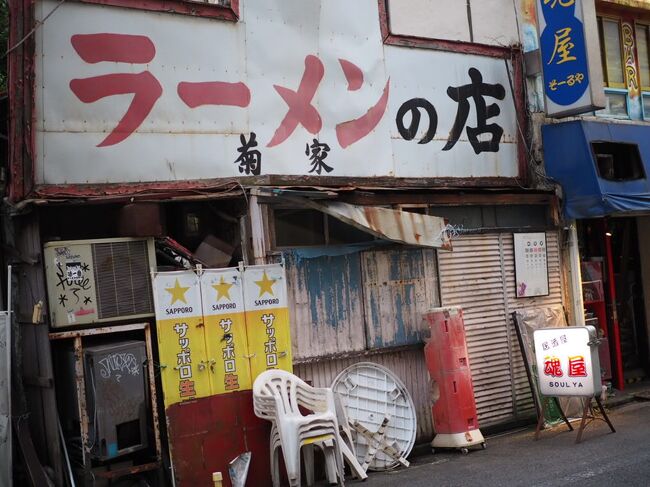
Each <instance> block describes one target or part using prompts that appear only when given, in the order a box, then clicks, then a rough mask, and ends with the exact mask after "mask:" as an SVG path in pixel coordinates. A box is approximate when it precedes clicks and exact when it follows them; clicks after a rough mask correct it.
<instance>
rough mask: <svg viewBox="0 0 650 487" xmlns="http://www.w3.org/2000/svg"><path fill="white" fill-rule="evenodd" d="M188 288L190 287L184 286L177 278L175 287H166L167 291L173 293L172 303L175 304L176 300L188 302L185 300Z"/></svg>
mask: <svg viewBox="0 0 650 487" xmlns="http://www.w3.org/2000/svg"><path fill="white" fill-rule="evenodd" d="M188 289H189V287H182V286H181V285H180V283H179V282H178V278H177V279H176V283H175V284H174V287H166V288H165V291H167V292H168V293H169V294H171V295H172V304H174V303H175V302H176V301H183V302H184V303H185V304H187V301H185V293H186V292H187V290H188Z"/></svg>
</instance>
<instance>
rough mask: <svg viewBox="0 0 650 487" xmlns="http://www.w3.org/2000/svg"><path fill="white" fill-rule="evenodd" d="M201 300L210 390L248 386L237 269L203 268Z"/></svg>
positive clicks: (246, 346)
mask: <svg viewBox="0 0 650 487" xmlns="http://www.w3.org/2000/svg"><path fill="white" fill-rule="evenodd" d="M201 301H202V303H203V317H204V320H205V341H206V347H207V354H208V363H209V364H210V382H211V384H212V394H223V393H225V392H234V391H240V390H245V389H251V388H252V385H251V384H252V383H251V373H250V365H249V363H248V342H247V339H246V315H245V313H244V284H243V282H242V277H241V272H240V271H239V269H236V268H235V269H233V268H230V269H206V270H205V271H204V272H203V275H202V276H201Z"/></svg>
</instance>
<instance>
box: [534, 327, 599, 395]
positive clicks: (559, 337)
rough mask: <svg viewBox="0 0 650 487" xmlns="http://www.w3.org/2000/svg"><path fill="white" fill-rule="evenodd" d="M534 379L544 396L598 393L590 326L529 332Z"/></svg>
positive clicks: (596, 361)
mask: <svg viewBox="0 0 650 487" xmlns="http://www.w3.org/2000/svg"><path fill="white" fill-rule="evenodd" d="M533 339H534V342H535V357H536V362H537V377H538V379H539V388H540V392H541V393H542V394H543V395H544V396H550V397H557V396H582V397H593V396H594V395H595V394H600V392H601V384H602V382H601V376H600V360H599V358H598V340H597V335H596V329H595V328H594V327H593V326H581V327H578V326H569V327H561V328H542V329H540V330H535V332H534V333H533Z"/></svg>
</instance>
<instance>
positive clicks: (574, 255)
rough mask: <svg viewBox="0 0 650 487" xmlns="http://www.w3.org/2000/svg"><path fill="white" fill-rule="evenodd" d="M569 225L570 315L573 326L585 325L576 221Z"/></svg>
mask: <svg viewBox="0 0 650 487" xmlns="http://www.w3.org/2000/svg"><path fill="white" fill-rule="evenodd" d="M568 226H569V235H568V236H569V242H568V243H569V273H570V277H571V315H572V316H573V324H574V325H575V326H585V303H584V301H583V300H582V276H581V275H580V250H579V249H578V232H577V230H576V221H575V220H571V221H569V222H568Z"/></svg>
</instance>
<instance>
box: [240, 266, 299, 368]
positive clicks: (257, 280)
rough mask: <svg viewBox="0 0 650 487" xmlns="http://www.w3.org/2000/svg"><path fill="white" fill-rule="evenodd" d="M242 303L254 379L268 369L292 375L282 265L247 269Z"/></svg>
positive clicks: (285, 291) (287, 311)
mask: <svg viewBox="0 0 650 487" xmlns="http://www.w3.org/2000/svg"><path fill="white" fill-rule="evenodd" d="M244 300H245V304H246V335H247V336H248V347H249V350H250V356H251V358H250V364H251V375H252V378H253V380H255V378H256V377H257V376H258V375H259V374H260V373H262V372H264V371H265V370H267V369H283V370H286V371H288V372H293V365H292V359H291V335H290V331H289V309H288V306H287V305H288V303H287V282H286V276H285V272H284V266H282V265H281V264H271V265H260V266H249V267H246V268H245V269H244Z"/></svg>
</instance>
